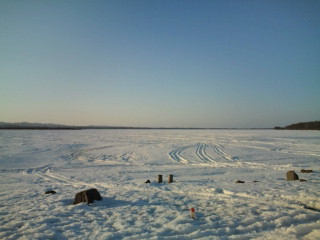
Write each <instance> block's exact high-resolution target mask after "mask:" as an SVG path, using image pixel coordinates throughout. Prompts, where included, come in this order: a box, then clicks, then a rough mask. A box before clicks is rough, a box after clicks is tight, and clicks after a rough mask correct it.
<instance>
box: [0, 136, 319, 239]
mask: <svg viewBox="0 0 320 240" xmlns="http://www.w3.org/2000/svg"><path fill="white" fill-rule="evenodd" d="M301 169H312V170H313V173H301V172H300V171H301ZM289 170H294V171H295V172H296V173H297V174H298V175H299V177H300V179H305V180H307V181H286V172H287V171H289ZM170 174H172V175H173V180H174V182H173V183H170V184H169V183H168V182H167V180H168V176H169V175H170ZM0 175H1V180H0V215H1V218H0V239H239V240H240V239H241V240H242V239H320V193H319V189H320V131H275V130H72V131H62V130H58V131H54V130H51V131H49V130H48V131H46V130H39V131H31V130H25V131H23V130H20V131H15V130H11V131H6V130H2V131H0ZM158 175H163V179H164V182H163V183H161V184H159V183H157V177H158ZM146 180H150V181H151V183H149V184H147V183H145V182H146ZM237 181H242V182H244V183H236V182H237ZM93 187H94V188H96V189H98V191H99V192H100V193H101V195H102V197H103V200H102V201H100V202H95V203H93V204H92V205H91V206H88V205H86V204H85V203H83V204H78V205H72V201H73V199H74V196H75V194H76V193H77V192H79V191H81V190H85V189H89V188H93ZM48 189H53V190H55V191H56V192H57V193H56V194H54V195H46V194H44V192H45V191H46V190H48ZM190 208H194V209H195V215H196V219H192V218H191V214H190Z"/></svg>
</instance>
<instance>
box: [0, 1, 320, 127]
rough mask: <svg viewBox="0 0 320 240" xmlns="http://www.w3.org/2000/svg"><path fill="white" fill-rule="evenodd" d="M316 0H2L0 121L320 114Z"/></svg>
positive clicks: (256, 123)
mask: <svg viewBox="0 0 320 240" xmlns="http://www.w3.org/2000/svg"><path fill="white" fill-rule="evenodd" d="M319 12H320V1H317V0H306V1H294V0H292V1H291V0H290V1H289V0H283V1H279V0H277V1H262V0H261V1H260V0H255V1H250V0H243V1H236V0H234V1H228V0H227V1H226V0H223V1H218V0H210V1H204V0H194V1H191V0H183V1H182V0H181V1H174V0H158V1H156V0H153V1H152V0H148V1H138V0H137V1H133V0H127V1H122V0H115V1H107V0H106V1H81V0H75V1H68V0H63V1H62V0H61V1H59V0H55V1H36V0H34V1H28V0H23V1H22V0H21V1H9V0H8V1H6V0H4V1H1V2H0V32H1V34H0V84H1V88H0V121H5V122H21V121H29V122H42V123H60V124H73V125H91V124H92V125H117V126H119V125H121V126H147V127H150V126H152V127H274V126H276V125H280V126H285V125H288V124H291V123H295V122H301V121H313V120H320V14H319Z"/></svg>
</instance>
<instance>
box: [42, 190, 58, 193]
mask: <svg viewBox="0 0 320 240" xmlns="http://www.w3.org/2000/svg"><path fill="white" fill-rule="evenodd" d="M44 194H56V192H55V191H53V190H48V191H46V192H45V193H44Z"/></svg>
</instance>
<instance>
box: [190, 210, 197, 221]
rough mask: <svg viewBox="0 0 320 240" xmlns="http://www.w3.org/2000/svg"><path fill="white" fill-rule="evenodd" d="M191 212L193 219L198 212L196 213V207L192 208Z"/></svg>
mask: <svg viewBox="0 0 320 240" xmlns="http://www.w3.org/2000/svg"><path fill="white" fill-rule="evenodd" d="M190 212H191V217H192V219H196V214H195V210H194V208H190Z"/></svg>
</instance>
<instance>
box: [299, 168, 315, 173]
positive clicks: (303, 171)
mask: <svg viewBox="0 0 320 240" xmlns="http://www.w3.org/2000/svg"><path fill="white" fill-rule="evenodd" d="M301 172H302V173H313V171H312V170H311V169H308V170H307V169H301Z"/></svg>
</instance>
